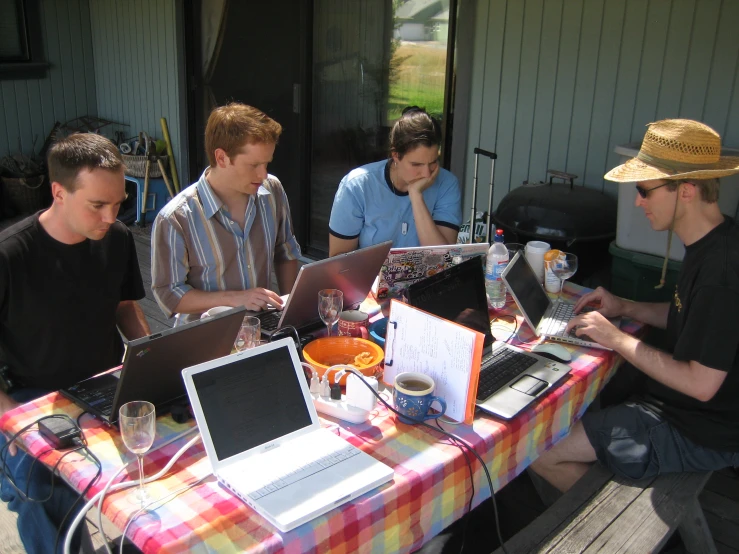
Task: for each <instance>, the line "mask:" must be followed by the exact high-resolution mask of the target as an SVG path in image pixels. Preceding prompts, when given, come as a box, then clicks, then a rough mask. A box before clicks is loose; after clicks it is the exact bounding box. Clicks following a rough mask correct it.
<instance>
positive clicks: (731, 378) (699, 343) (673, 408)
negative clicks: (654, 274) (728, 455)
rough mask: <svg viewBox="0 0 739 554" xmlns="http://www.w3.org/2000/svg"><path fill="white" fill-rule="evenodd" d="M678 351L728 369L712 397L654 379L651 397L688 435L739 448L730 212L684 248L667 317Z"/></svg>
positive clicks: (737, 230)
mask: <svg viewBox="0 0 739 554" xmlns="http://www.w3.org/2000/svg"><path fill="white" fill-rule="evenodd" d="M667 337H668V341H669V346H670V348H671V350H672V354H673V357H674V358H675V359H676V360H680V361H691V360H694V361H696V362H699V363H701V364H703V365H705V366H707V367H710V368H713V369H718V370H721V371H726V372H727V376H726V379H725V380H724V382H723V384H722V385H721V387H720V388H719V390H718V392H717V393H716V394H715V396H714V397H713V398H712V399H711V400H709V401H708V402H701V401H700V400H696V399H695V398H693V397H691V396H688V395H685V394H682V393H679V392H677V391H675V390H673V389H671V388H669V387H666V386H664V385H662V384H660V383H658V382H657V381H655V380H653V379H648V382H647V393H648V395H647V397H646V401H647V403H649V404H650V405H652V406H653V407H654V408H656V409H657V410H658V411H659V412H661V413H662V415H663V417H664V418H665V419H666V420H667V421H668V422H670V423H671V424H672V425H674V426H675V427H676V428H677V429H678V430H679V431H680V432H681V433H682V434H683V435H685V436H686V437H688V438H689V439H691V440H692V441H694V442H695V443H697V444H700V445H703V446H705V447H708V448H712V449H714V450H721V451H728V452H739V226H737V224H736V222H735V221H734V220H732V219H730V218H728V217H727V218H726V219H725V221H724V222H723V223H722V224H720V225H719V226H718V227H716V228H715V229H713V230H712V231H711V232H709V233H708V234H707V235H706V236H704V237H703V238H701V239H700V240H699V241H697V242H695V243H693V244H691V245H690V246H688V247H686V249H685V258H684V260H683V264H682V268H681V269H680V274H679V276H678V282H677V286H676V287H675V293H674V295H673V299H672V302H671V303H670V312H669V315H668V318H667Z"/></svg>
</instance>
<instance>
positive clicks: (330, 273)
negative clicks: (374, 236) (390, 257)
mask: <svg viewBox="0 0 739 554" xmlns="http://www.w3.org/2000/svg"><path fill="white" fill-rule="evenodd" d="M392 244H393V243H392V241H386V242H381V243H379V244H375V245H373V246H368V247H367V248H361V249H359V250H354V251H352V252H347V253H346V254H339V255H338V256H334V257H332V258H326V259H325V260H320V261H318V262H313V263H311V264H307V265H304V266H303V267H301V268H300V271H299V272H298V278H297V279H296V280H295V284H294V285H293V290H292V291H291V292H290V295H289V297H288V299H287V302H286V303H285V306H284V307H283V309H282V310H267V311H264V312H260V313H257V314H256V315H257V317H259V319H260V320H261V322H262V325H261V326H262V334H263V335H266V336H272V335H273V334H274V332H275V331H276V330H277V329H279V328H281V327H284V326H285V325H292V326H293V327H295V328H296V329H298V330H299V331H300V330H307V329H311V328H313V327H320V326H321V325H323V322H322V321H321V318H320V316H319V315H318V291H320V290H322V289H339V290H341V292H343V293H344V309H345V310H355V309H357V308H358V307H359V305H360V304H361V303H362V302H363V301H364V299H365V298H367V294H369V291H370V289H371V288H372V283H373V282H374V280H375V278H376V277H377V275H378V273H379V272H380V268H381V267H382V263H383V262H384V261H385V258H387V254H388V252H390V247H391V246H392Z"/></svg>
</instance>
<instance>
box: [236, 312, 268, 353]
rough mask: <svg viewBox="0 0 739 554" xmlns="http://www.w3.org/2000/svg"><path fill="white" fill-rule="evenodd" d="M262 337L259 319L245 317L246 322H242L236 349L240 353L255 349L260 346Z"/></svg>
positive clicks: (237, 336)
mask: <svg viewBox="0 0 739 554" xmlns="http://www.w3.org/2000/svg"><path fill="white" fill-rule="evenodd" d="M261 335H262V330H261V322H260V321H259V318H258V317H253V316H249V315H248V316H246V317H244V321H242V322H241V329H239V334H238V335H236V341H235V342H234V348H235V349H236V350H237V351H238V352H243V351H244V350H248V349H249V348H254V347H255V346H258V345H259V337H261Z"/></svg>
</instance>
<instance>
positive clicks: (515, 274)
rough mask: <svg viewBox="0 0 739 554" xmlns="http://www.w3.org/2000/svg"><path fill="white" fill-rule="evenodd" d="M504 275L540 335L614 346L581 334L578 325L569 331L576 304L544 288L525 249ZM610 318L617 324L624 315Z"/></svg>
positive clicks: (579, 344) (563, 340) (516, 256)
mask: <svg viewBox="0 0 739 554" xmlns="http://www.w3.org/2000/svg"><path fill="white" fill-rule="evenodd" d="M502 277H503V282H504V283H505V284H506V286H507V287H508V290H509V291H511V296H513V299H514V300H515V301H516V304H517V305H518V309H519V310H521V313H522V314H523V317H524V319H526V323H528V324H529V326H530V327H531V329H533V331H534V333H535V334H536V336H537V337H544V338H546V339H548V340H554V341H559V342H567V343H569V344H576V345H578V346H588V347H590V348H601V349H603V350H610V348H606V347H605V346H601V345H600V344H598V343H597V342H595V341H594V340H592V339H591V338H590V337H588V336H579V337H578V336H577V335H575V330H574V329H573V330H572V331H570V332H569V333H567V331H566V330H565V329H566V327H567V323H568V322H569V321H570V319H572V318H573V317H575V312H574V308H575V305H574V304H571V303H570V302H565V301H563V300H555V301H552V300H551V299H550V298H549V296H547V293H546V292H544V288H543V287H542V286H541V283H540V282H539V279H538V278H537V276H536V274H535V273H534V270H533V269H531V266H530V265H529V262H528V261H527V260H526V257H525V256H524V255H523V253H522V252H517V253H516V255H515V256H514V257H513V259H512V260H511V261H510V262H508V267H506V269H505V271H503V275H502ZM610 321H611V323H613V324H614V325H615V326H616V327H619V326H620V325H621V318H613V319H611V320H610Z"/></svg>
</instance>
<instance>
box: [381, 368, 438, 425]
mask: <svg viewBox="0 0 739 554" xmlns="http://www.w3.org/2000/svg"><path fill="white" fill-rule="evenodd" d="M433 392H434V380H433V379H432V378H431V377H429V376H428V375H424V374H423V373H412V372H405V373H399V374H398V375H396V376H395V389H394V390H393V403H394V404H395V409H396V410H397V411H398V412H399V413H400V415H399V416H398V417H399V419H400V421H402V422H403V423H408V424H411V425H413V424H415V423H419V422H420V421H423V420H426V419H436V418H438V417H441V416H443V415H444V412H446V402H445V401H444V399H443V398H441V397H440V396H433ZM434 402H438V403H439V405H440V406H441V411H440V412H438V413H435V414H430V415H429V408H430V407H431V404H432V403H434Z"/></svg>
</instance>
